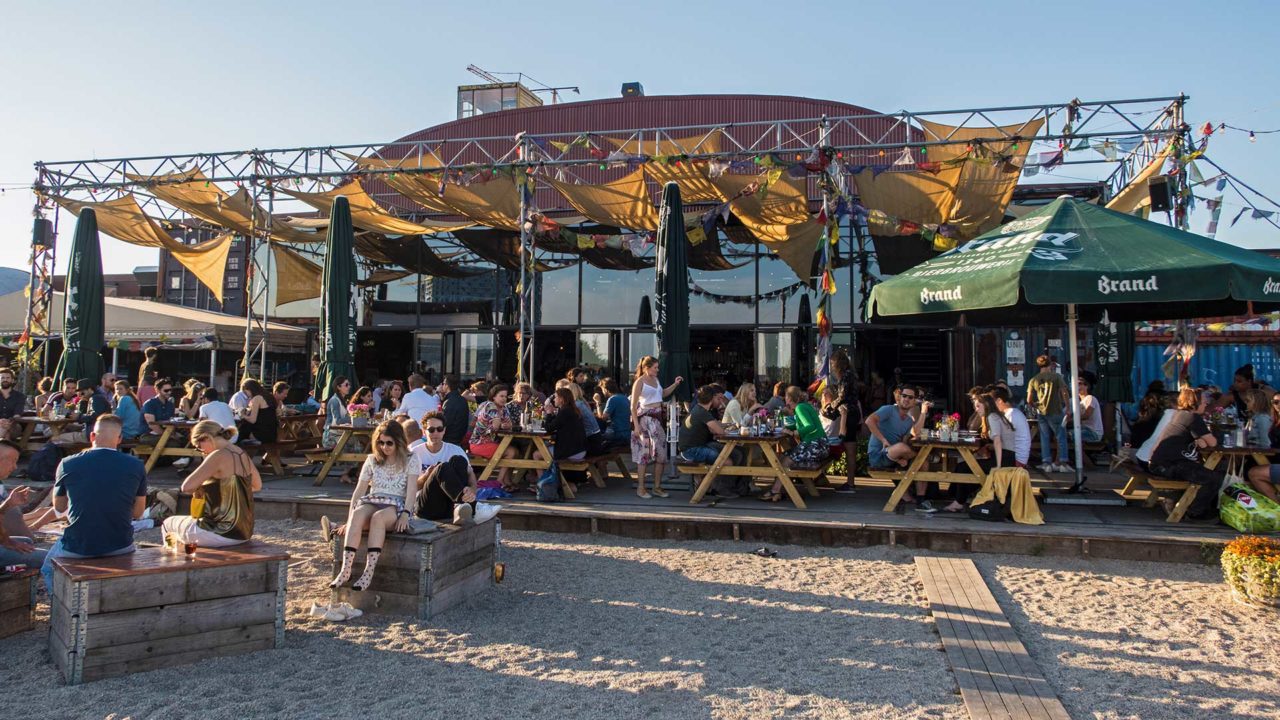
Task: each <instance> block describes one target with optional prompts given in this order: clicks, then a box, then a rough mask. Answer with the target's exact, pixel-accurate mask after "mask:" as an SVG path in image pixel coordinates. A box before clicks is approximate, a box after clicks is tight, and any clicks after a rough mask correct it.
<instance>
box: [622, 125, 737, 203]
mask: <svg viewBox="0 0 1280 720" xmlns="http://www.w3.org/2000/svg"><path fill="white" fill-rule="evenodd" d="M723 134H724V133H722V132H721V131H719V130H715V131H712V132H710V133H704V134H702V135H692V136H689V137H683V138H663V139H661V140H658V139H649V140H619V139H617V138H605V139H606V140H608V141H609V142H610V143H611V144H612V145H613V146H614V147H616V148H617V149H618V150H620V151H622V152H623V153H626V154H629V155H648V156H650V160H649V162H647V163H645V166H644V172H645V176H646V177H648V178H649V179H650V180H652V181H653V182H656V183H657V184H658V186H659V187H661V186H663V185H666V184H667V183H669V182H673V183H675V184H677V185H679V186H680V199H681V200H682V201H684V202H686V203H698V202H715V201H716V200H717V199H718V198H719V195H718V194H717V193H716V189H715V188H714V187H712V186H711V183H710V182H708V180H707V171H706V168H707V163H706V161H704V160H698V161H694V160H677V159H673V156H676V155H693V154H699V153H717V152H720V148H721V140H722V136H723ZM677 163H679V164H677Z"/></svg>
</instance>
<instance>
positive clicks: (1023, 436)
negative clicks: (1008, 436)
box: [991, 387, 1031, 468]
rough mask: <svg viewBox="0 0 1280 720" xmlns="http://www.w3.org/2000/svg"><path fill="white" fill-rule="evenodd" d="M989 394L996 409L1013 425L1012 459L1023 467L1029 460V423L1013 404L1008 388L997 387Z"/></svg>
mask: <svg viewBox="0 0 1280 720" xmlns="http://www.w3.org/2000/svg"><path fill="white" fill-rule="evenodd" d="M991 396H992V397H993V398H995V401H996V409H997V410H999V411H1000V413H1001V414H1002V415H1004V416H1005V418H1006V419H1007V420H1008V421H1009V424H1011V425H1013V459H1014V462H1016V463H1017V465H1018V467H1021V468H1024V467H1026V466H1027V462H1029V461H1030V460H1031V424H1030V423H1028V422H1027V416H1026V415H1023V414H1022V411H1021V410H1019V409H1018V408H1017V407H1015V406H1014V404H1013V399H1012V398H1011V397H1010V396H1009V388H1005V387H997V388H995V389H994V390H992V391H991Z"/></svg>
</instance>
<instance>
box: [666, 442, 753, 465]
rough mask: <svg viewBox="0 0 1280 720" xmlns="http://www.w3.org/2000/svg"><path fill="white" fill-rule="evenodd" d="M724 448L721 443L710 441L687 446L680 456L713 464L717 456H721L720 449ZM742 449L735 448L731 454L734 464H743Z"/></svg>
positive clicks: (705, 463) (694, 461)
mask: <svg viewBox="0 0 1280 720" xmlns="http://www.w3.org/2000/svg"><path fill="white" fill-rule="evenodd" d="M721 450H724V446H723V445H721V444H720V443H715V442H713V443H708V444H706V445H699V446H697V447H691V448H686V449H684V450H681V451H680V457H681V458H683V459H685V460H688V461H689V462H692V463H701V464H703V465H711V464H713V463H715V461H716V458H718V457H720V451H721ZM740 456H741V451H740V450H738V449H736V448H735V449H734V451H733V453H732V454H731V455H730V458H731V462H733V464H734V465H739V464H741V462H742V461H741V459H740Z"/></svg>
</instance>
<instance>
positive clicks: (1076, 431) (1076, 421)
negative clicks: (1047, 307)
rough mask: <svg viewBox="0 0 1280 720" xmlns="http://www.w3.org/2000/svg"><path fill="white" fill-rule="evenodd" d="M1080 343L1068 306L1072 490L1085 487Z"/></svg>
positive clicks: (1071, 307)
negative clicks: (1072, 458) (1074, 466)
mask: <svg viewBox="0 0 1280 720" xmlns="http://www.w3.org/2000/svg"><path fill="white" fill-rule="evenodd" d="M1079 350H1080V348H1079V343H1078V342H1077V341H1076V306H1075V304H1074V303H1068V304H1067V352H1068V353H1069V356H1070V358H1071V387H1070V388H1069V389H1068V393H1069V394H1070V395H1071V442H1072V445H1074V446H1075V459H1076V482H1075V485H1074V486H1073V488H1072V489H1075V490H1078V489H1080V488H1081V487H1083V486H1084V439H1083V438H1082V437H1081V435H1080V426H1081V423H1080V393H1079V392H1077V391H1076V388H1077V387H1079V385H1080V362H1079V360H1078V359H1077V357H1078V356H1079V354H1080V353H1079Z"/></svg>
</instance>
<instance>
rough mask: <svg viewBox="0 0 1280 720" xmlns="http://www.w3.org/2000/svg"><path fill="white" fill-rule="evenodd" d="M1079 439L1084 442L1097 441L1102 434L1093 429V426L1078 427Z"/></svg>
mask: <svg viewBox="0 0 1280 720" xmlns="http://www.w3.org/2000/svg"><path fill="white" fill-rule="evenodd" d="M1080 439H1081V440H1082V441H1084V442H1087V443H1088V442H1098V441H1100V440H1102V436H1101V435H1099V434H1098V433H1096V432H1094V431H1093V428H1087V427H1082V428H1080Z"/></svg>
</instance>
